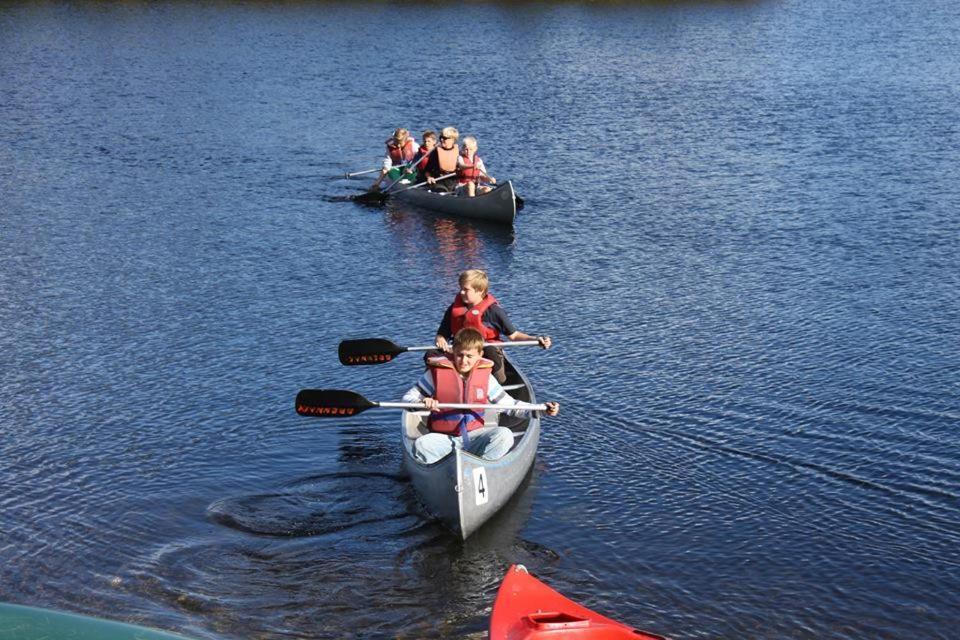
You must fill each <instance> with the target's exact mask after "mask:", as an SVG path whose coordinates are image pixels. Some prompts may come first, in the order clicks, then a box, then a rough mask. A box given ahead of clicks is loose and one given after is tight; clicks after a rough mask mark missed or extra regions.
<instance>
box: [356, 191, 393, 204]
mask: <svg viewBox="0 0 960 640" xmlns="http://www.w3.org/2000/svg"><path fill="white" fill-rule="evenodd" d="M388 195H389V194H387V193H386V192H385V191H367V192H366V193H361V194H359V195H356V196H351V198H350V199H351V200H353V201H354V202H357V203H359V204H366V205H370V206H373V207H379V206H380V205H382V204H383V203H384V202H386V201H387V196H388Z"/></svg>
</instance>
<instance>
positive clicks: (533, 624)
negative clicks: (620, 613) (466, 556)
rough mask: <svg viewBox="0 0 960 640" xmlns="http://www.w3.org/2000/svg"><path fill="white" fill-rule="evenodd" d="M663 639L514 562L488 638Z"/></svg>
mask: <svg viewBox="0 0 960 640" xmlns="http://www.w3.org/2000/svg"><path fill="white" fill-rule="evenodd" d="M561 638H562V639H563V640H666V638H664V637H663V636H658V635H654V634H652V633H645V632H643V631H638V630H636V629H634V628H632V627H628V626H627V625H625V624H621V623H619V622H617V621H616V620H611V619H610V618H606V617H604V616H602V615H600V614H598V613H595V612H593V611H591V610H590V609H587V608H586V607H583V606H581V605H579V604H577V603H576V602H574V601H573V600H570V599H569V598H566V597H564V596H563V595H561V594H559V593H557V592H556V591H554V590H553V589H551V588H550V587H548V586H547V585H545V584H543V583H542V582H540V581H539V580H537V579H536V578H534V577H533V576H532V575H530V574H529V573H527V569H526V568H525V567H524V566H523V565H513V566H512V567H510V569H509V570H508V571H507V575H506V576H505V577H504V578H503V582H502V583H501V584H500V590H499V591H498V592H497V600H496V602H494V603H493V615H492V616H491V617H490V640H557V639H561Z"/></svg>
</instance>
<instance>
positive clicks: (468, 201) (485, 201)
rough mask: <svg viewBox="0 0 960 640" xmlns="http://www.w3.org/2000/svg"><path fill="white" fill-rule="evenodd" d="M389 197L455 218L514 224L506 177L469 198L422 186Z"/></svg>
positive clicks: (513, 198) (511, 195) (514, 210)
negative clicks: (492, 187) (488, 188)
mask: <svg viewBox="0 0 960 640" xmlns="http://www.w3.org/2000/svg"><path fill="white" fill-rule="evenodd" d="M390 197H391V198H393V199H395V200H398V201H400V202H405V203H407V204H412V205H416V206H418V207H420V208H422V209H429V210H430V211H437V212H439V213H444V214H446V215H449V216H455V217H458V218H472V219H474V220H486V221H487V222H496V223H499V224H511V225H512V224H513V220H514V218H516V216H517V198H516V194H515V193H514V191H513V183H511V182H510V181H509V180H508V181H507V182H504V183H503V184H501V185H499V186H498V187H496V188H494V189H493V190H491V191H488V192H487V193H484V194H481V195H479V196H474V197H472V198H468V197H466V196H458V195H454V194H452V193H434V192H433V191H427V190H426V189H425V188H423V187H419V188H417V189H409V190H407V191H397V192H395V193H392V194H391V196H390Z"/></svg>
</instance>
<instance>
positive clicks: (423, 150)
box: [414, 129, 437, 182]
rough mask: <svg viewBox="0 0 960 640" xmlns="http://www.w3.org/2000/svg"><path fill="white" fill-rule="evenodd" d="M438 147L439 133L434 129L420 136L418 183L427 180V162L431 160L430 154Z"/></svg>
mask: <svg viewBox="0 0 960 640" xmlns="http://www.w3.org/2000/svg"><path fill="white" fill-rule="evenodd" d="M436 147H437V132H436V131H434V130H433V129H427V130H426V131H424V132H423V135H422V136H420V149H419V150H418V151H417V163H416V165H414V166H415V167H416V168H417V182H423V181H425V180H426V179H427V177H426V174H424V170H425V169H426V168H427V162H429V160H430V154H431V153H433V150H434V149H435V148H436Z"/></svg>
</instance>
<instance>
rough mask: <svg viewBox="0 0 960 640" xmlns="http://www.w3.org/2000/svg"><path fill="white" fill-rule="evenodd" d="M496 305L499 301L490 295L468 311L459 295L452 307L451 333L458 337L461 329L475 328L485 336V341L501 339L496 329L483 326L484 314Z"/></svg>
mask: <svg viewBox="0 0 960 640" xmlns="http://www.w3.org/2000/svg"><path fill="white" fill-rule="evenodd" d="M495 304H497V299H496V298H494V297H493V294H491V293H488V294H487V295H486V296H485V297H484V298H483V300H481V301H480V302H479V303H477V304H475V305H474V306H473V308H472V309H467V304H466V303H465V302H464V301H463V298H461V297H460V294H459V293H458V294H457V297H456V298H454V300H453V304H452V305H450V331H452V332H453V335H457V332H458V331H460V329H463V328H464V327H473V328H474V329H476V330H477V331H479V332H480V333H482V334H483V339H484V340H485V341H488V342H489V341H490V340H496V339H497V338H499V337H500V333H499V332H498V331H497V330H496V329H493V328H491V327H488V326H487V325H485V324H483V314H484V312H485V311H486V310H487V309H489V308H490V307H492V306H493V305H495Z"/></svg>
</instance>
